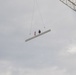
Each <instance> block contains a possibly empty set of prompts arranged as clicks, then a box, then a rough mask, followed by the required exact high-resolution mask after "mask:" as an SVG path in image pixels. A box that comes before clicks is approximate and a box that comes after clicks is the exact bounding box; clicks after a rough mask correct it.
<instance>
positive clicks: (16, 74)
mask: <svg viewBox="0 0 76 75" xmlns="http://www.w3.org/2000/svg"><path fill="white" fill-rule="evenodd" d="M0 66H1V67H0V69H1V70H0V75H5V74H6V75H47V74H48V75H50V74H52V75H56V74H58V75H61V74H62V75H68V73H67V72H66V69H59V68H58V67H49V68H42V69H29V68H19V67H18V68H17V67H16V66H13V65H12V63H11V62H9V61H0Z"/></svg>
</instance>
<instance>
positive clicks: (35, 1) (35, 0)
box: [30, 0, 45, 35]
mask: <svg viewBox="0 0 76 75" xmlns="http://www.w3.org/2000/svg"><path fill="white" fill-rule="evenodd" d="M33 1H34V4H33V13H32V18H31V27H30V35H31V31H32V25H33V22H32V21H33V18H34V13H35V3H36V4H37V7H38V11H39V14H40V17H41V21H42V23H43V25H44V28H45V24H44V21H43V18H42V15H41V12H40V9H39V5H38V2H37V0H33Z"/></svg>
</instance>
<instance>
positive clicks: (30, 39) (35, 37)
mask: <svg viewBox="0 0 76 75" xmlns="http://www.w3.org/2000/svg"><path fill="white" fill-rule="evenodd" d="M50 31H51V29H49V30H47V31H44V32H42V33H40V34H38V35H35V36H33V37H31V38H28V39H26V40H25V42H27V41H30V40H32V39H34V38H36V37H39V36H41V35H43V34H45V33H48V32H50Z"/></svg>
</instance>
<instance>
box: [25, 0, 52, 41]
mask: <svg viewBox="0 0 76 75" xmlns="http://www.w3.org/2000/svg"><path fill="white" fill-rule="evenodd" d="M33 1H34V5H33V13H32V18H31V27H30V35H31V30H32V26H33V22H32V21H33V18H34V14H35V4H36V6H37V9H38V12H39V16H40V18H41V21H42V25H43V28H44V29H45V28H46V27H45V24H44V21H43V17H42V15H41V12H40V9H39V5H38V2H37V0H33ZM50 31H51V29H47V30H44V31H42V30H40V29H39V30H38V32H36V31H34V32H33V33H34V35H33V36H32V37H29V38H27V39H26V40H25V42H28V41H30V40H32V39H34V38H37V37H39V36H41V35H43V34H46V33H48V32H50Z"/></svg>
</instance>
